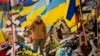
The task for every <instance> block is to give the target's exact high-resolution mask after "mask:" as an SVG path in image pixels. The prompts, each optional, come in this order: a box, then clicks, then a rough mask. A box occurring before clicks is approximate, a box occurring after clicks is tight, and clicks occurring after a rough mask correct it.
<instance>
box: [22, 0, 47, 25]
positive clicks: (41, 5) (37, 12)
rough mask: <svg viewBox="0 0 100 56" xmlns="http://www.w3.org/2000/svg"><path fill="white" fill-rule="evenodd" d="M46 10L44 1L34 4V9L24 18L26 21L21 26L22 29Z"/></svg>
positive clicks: (40, 0)
mask: <svg viewBox="0 0 100 56" xmlns="http://www.w3.org/2000/svg"><path fill="white" fill-rule="evenodd" d="M45 8H46V0H39V1H38V2H37V3H36V4H34V8H32V10H31V11H30V13H28V15H27V16H26V18H27V20H26V21H25V22H23V23H22V24H21V26H22V27H26V26H28V25H29V24H31V22H32V21H33V20H34V19H35V17H36V16H37V15H40V14H41V12H42V11H43V10H44V9H45Z"/></svg>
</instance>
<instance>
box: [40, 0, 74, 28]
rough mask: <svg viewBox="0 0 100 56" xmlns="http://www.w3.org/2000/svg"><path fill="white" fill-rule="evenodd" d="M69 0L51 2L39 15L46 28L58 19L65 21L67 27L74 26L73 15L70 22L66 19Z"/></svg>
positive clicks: (53, 0)
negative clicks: (41, 16)
mask: <svg viewBox="0 0 100 56" xmlns="http://www.w3.org/2000/svg"><path fill="white" fill-rule="evenodd" d="M69 3H70V0H52V1H51V3H50V4H49V5H48V7H47V8H46V9H45V10H44V11H43V12H42V13H41V14H42V15H43V20H44V22H45V23H46V25H47V26H50V25H52V24H53V23H54V22H56V21H57V20H58V19H63V20H65V21H66V23H67V25H68V27H72V26H73V25H75V14H74V15H73V16H72V19H71V20H68V19H66V15H67V13H66V12H68V8H69V6H70V5H69Z"/></svg>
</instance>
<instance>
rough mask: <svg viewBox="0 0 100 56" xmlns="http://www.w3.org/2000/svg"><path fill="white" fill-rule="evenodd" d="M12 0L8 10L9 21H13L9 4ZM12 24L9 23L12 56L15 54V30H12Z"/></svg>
mask: <svg viewBox="0 0 100 56" xmlns="http://www.w3.org/2000/svg"><path fill="white" fill-rule="evenodd" d="M12 3H13V2H12V0H10V11H8V15H9V20H11V22H13V17H12V11H11V6H12ZM14 30H15V29H14V25H13V24H11V33H12V37H11V40H12V43H11V44H12V51H13V52H12V54H11V55H12V56H15V46H14V45H15V31H14Z"/></svg>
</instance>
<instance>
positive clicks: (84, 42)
mask: <svg viewBox="0 0 100 56" xmlns="http://www.w3.org/2000/svg"><path fill="white" fill-rule="evenodd" d="M79 1H80V5H79V12H80V20H81V28H82V29H81V31H82V34H81V38H80V40H81V47H82V51H83V54H84V56H87V39H86V35H85V27H84V21H83V14H82V6H81V0H79Z"/></svg>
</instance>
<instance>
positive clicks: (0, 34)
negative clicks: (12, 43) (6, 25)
mask: <svg viewBox="0 0 100 56" xmlns="http://www.w3.org/2000/svg"><path fill="white" fill-rule="evenodd" d="M3 19H4V12H3V11H0V43H2V42H5V38H4V35H3V32H2V30H1V29H2V27H3Z"/></svg>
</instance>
